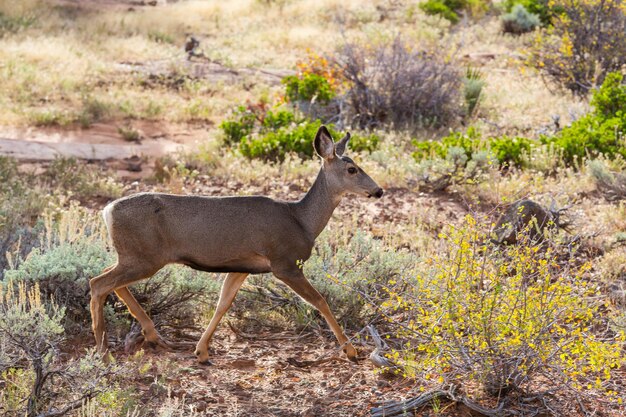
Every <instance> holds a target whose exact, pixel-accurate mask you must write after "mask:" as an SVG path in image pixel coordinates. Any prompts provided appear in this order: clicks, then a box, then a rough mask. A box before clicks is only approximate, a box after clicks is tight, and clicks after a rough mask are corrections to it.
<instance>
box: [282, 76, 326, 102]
mask: <svg viewBox="0 0 626 417" xmlns="http://www.w3.org/2000/svg"><path fill="white" fill-rule="evenodd" d="M282 83H283V84H284V85H285V95H286V96H287V98H288V99H289V100H290V101H294V102H295V101H313V100H315V101H318V102H320V103H322V104H328V102H330V100H331V99H332V98H333V97H335V91H334V90H333V88H332V86H331V85H330V83H329V82H328V80H327V79H326V78H324V77H323V76H322V75H319V74H313V73H308V74H307V73H304V74H301V75H300V76H296V75H291V76H288V77H285V78H283V80H282Z"/></svg>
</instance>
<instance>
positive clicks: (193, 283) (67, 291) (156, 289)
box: [4, 206, 218, 335]
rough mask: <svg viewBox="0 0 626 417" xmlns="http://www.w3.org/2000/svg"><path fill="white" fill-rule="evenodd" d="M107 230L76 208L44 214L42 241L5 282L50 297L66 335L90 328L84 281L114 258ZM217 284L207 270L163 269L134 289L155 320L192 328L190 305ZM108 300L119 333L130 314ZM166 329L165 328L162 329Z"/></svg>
mask: <svg viewBox="0 0 626 417" xmlns="http://www.w3.org/2000/svg"><path fill="white" fill-rule="evenodd" d="M106 240H107V237H106V233H105V232H104V228H103V224H102V223H101V220H100V218H99V216H95V215H94V214H91V213H88V212H87V211H86V210H84V209H81V208H79V207H77V206H74V207H72V208H71V209H69V210H67V211H64V212H62V213H61V214H60V215H58V217H57V218H54V217H52V216H49V217H48V219H47V221H46V224H45V228H44V231H43V232H42V236H41V245H40V247H38V248H35V249H33V250H32V251H31V253H30V254H29V255H28V256H26V257H25V258H24V259H16V260H15V261H14V265H13V266H12V267H11V268H9V269H7V270H5V271H4V282H5V283H6V282H8V281H9V280H13V281H15V282H23V283H26V284H27V285H29V286H32V285H35V284H37V285H38V286H39V288H40V289H41V292H42V294H43V295H44V296H45V297H46V298H48V299H49V298H50V297H52V298H54V299H55V300H56V301H57V302H58V303H60V304H61V305H63V306H64V308H65V317H64V320H63V325H64V327H65V329H66V330H67V331H68V332H69V333H71V334H77V333H82V332H84V331H87V330H88V329H89V323H90V321H91V318H90V313H89V300H90V295H89V280H90V279H91V278H93V277H95V276H98V275H100V274H101V273H102V271H103V270H104V269H105V268H106V267H108V266H110V265H112V264H113V263H114V262H115V256H114V255H113V254H112V253H111V252H109V251H108V248H107V244H106ZM217 286H218V284H217V283H216V282H215V281H214V280H212V279H211V277H210V276H207V275H206V274H201V273H199V272H196V271H193V270H190V269H188V268H183V267H177V266H171V267H168V268H164V269H163V270H162V271H160V272H159V273H158V274H156V275H155V276H154V277H153V278H152V279H151V280H149V281H147V282H145V283H142V284H139V285H137V286H135V287H134V288H133V291H134V292H135V295H136V297H137V299H138V300H140V302H143V303H144V306H145V308H146V311H147V312H148V313H149V314H151V315H152V316H154V318H155V320H156V321H157V323H158V322H160V320H161V319H162V321H163V322H165V323H169V324H171V326H173V327H175V326H178V327H181V328H184V327H185V326H186V327H187V328H193V327H194V324H195V318H196V314H195V307H196V306H197V305H198V303H203V302H207V301H208V299H210V298H211V297H213V296H214V295H215V294H216V292H217ZM110 300H111V303H109V304H108V308H107V311H108V313H107V314H108V315H109V316H110V317H111V318H114V317H115V316H117V317H121V318H122V319H117V320H113V322H115V323H116V324H117V326H116V330H117V332H114V333H117V334H119V335H121V334H122V333H123V332H124V331H125V330H127V329H128V325H129V320H130V316H128V314H127V313H126V310H125V309H124V308H122V306H121V304H120V302H119V301H118V300H117V299H116V298H113V297H112V298H111V299H110ZM167 330H168V329H166V332H167Z"/></svg>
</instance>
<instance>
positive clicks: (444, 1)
mask: <svg viewBox="0 0 626 417" xmlns="http://www.w3.org/2000/svg"><path fill="white" fill-rule="evenodd" d="M490 4H491V2H490V1H488V0H427V1H425V2H423V3H420V6H419V7H420V9H422V10H423V11H424V12H425V13H426V14H429V15H435V16H437V15H438V16H441V17H443V18H444V19H446V20H449V21H450V22H451V23H457V22H458V21H459V14H461V13H463V12H465V13H468V14H469V15H470V16H474V17H479V16H481V15H482V14H484V13H485V12H486V11H487V10H488V9H489V6H490Z"/></svg>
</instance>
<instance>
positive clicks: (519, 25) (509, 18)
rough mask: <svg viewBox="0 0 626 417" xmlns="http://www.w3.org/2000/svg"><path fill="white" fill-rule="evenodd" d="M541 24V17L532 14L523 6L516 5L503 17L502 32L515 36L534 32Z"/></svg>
mask: <svg viewBox="0 0 626 417" xmlns="http://www.w3.org/2000/svg"><path fill="white" fill-rule="evenodd" d="M540 24H541V21H540V19H539V16H537V15H536V14H533V13H530V12H529V11H528V10H526V8H525V7H524V6H523V5H522V4H516V5H515V6H513V9H511V11H510V12H509V13H507V14H505V15H503V16H502V31H503V32H505V33H512V34H514V35H521V34H522V33H527V32H532V31H533V30H535V29H536V28H538V27H539V26H540Z"/></svg>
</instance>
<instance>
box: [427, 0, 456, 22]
mask: <svg viewBox="0 0 626 417" xmlns="http://www.w3.org/2000/svg"><path fill="white" fill-rule="evenodd" d="M449 3H451V2H449V1H448V2H445V1H441V0H427V1H425V2H423V3H420V9H422V10H423V11H424V12H425V13H426V14H429V15H432V16H441V17H443V18H444V19H446V20H448V21H449V22H450V23H458V21H459V15H458V14H457V13H456V12H455V11H454V10H452V9H451V8H450V5H449ZM454 3H460V2H454Z"/></svg>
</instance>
